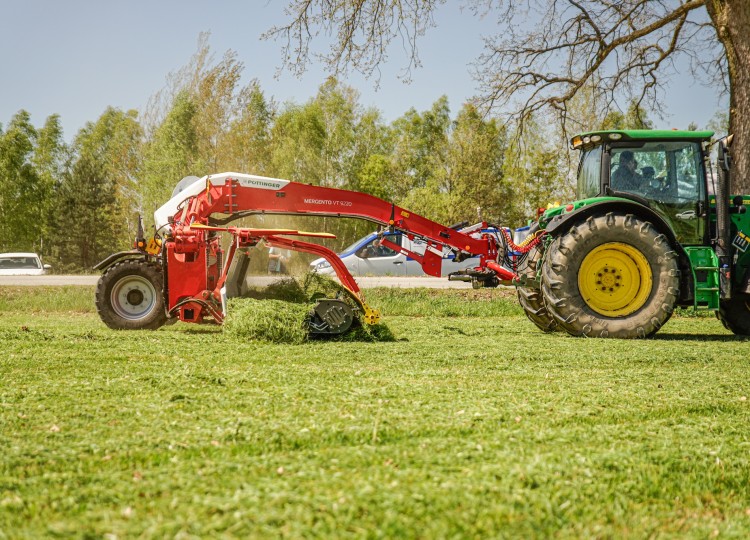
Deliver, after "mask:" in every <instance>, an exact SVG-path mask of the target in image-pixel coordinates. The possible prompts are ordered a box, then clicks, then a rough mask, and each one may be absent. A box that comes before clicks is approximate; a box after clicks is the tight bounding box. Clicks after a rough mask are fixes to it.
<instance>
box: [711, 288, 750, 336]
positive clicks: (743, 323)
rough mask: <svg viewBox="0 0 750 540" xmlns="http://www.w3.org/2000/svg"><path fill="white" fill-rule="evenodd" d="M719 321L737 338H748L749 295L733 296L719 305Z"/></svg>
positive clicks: (749, 333) (749, 322)
mask: <svg viewBox="0 0 750 540" xmlns="http://www.w3.org/2000/svg"><path fill="white" fill-rule="evenodd" d="M719 320H720V321H721V322H722V323H723V324H724V327H725V328H726V329H727V330H729V331H730V332H732V333H733V334H736V335H738V336H750V294H740V295H736V296H733V297H732V298H730V299H729V300H722V301H721V302H720V303H719Z"/></svg>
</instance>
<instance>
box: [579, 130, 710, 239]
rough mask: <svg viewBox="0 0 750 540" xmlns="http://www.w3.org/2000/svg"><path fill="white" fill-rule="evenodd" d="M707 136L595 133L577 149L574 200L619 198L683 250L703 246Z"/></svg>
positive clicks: (581, 138)
mask: <svg viewBox="0 0 750 540" xmlns="http://www.w3.org/2000/svg"><path fill="white" fill-rule="evenodd" d="M712 136H713V132H711V131H655V130H627V131H597V132H591V133H585V134H582V135H577V136H576V137H574V138H573V139H572V141H571V144H572V146H573V148H575V149H580V150H581V151H582V153H581V161H580V164H579V167H578V199H583V200H586V199H591V198H598V197H621V198H625V199H631V200H634V201H635V202H638V203H640V204H643V205H645V206H648V207H650V208H651V209H652V210H653V211H655V212H656V213H657V214H659V215H660V216H661V217H662V218H663V219H664V220H665V221H666V222H667V223H668V224H669V226H670V228H671V229H672V230H673V231H674V233H675V236H676V239H677V240H678V242H679V243H680V244H682V245H705V244H706V243H707V236H706V235H707V219H706V215H707V211H706V210H707V208H708V204H707V200H708V196H707V182H706V178H707V175H706V163H707V162H708V155H707V146H708V143H709V141H710V139H711V137H712Z"/></svg>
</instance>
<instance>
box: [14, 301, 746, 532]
mask: <svg viewBox="0 0 750 540" xmlns="http://www.w3.org/2000/svg"><path fill="white" fill-rule="evenodd" d="M24 291H28V292H27V293H25V294H23V293H21V294H17V293H16V292H15V289H13V290H10V289H0V311H2V317H0V334H1V339H2V343H3V347H4V353H3V355H2V357H0V537H3V535H4V536H7V537H10V538H15V537H43V536H45V537H49V536H71V537H102V536H104V535H115V536H117V537H121V538H122V537H137V536H143V537H146V538H149V537H165V536H168V537H173V536H183V537H184V536H191V535H192V536H197V537H212V536H223V537H228V538H231V537H238V538H246V537H268V536H291V537H325V538H330V537H341V536H354V537H389V538H390V537H428V538H433V537H435V538H445V537H504V536H507V537H523V538H533V537H545V538H546V537H562V538H580V537H635V538H643V537H660V538H662V537H664V538H670V537H671V538H685V537H692V538H706V537H712V536H718V537H730V538H732V537H734V538H743V537H747V536H748V534H750V486H749V485H748V481H747V479H748V478H750V453H749V452H748V450H749V449H750V408H749V407H750V403H748V397H750V386H749V385H748V382H747V373H748V368H750V362H749V361H748V355H747V350H748V346H749V345H750V343H749V342H748V341H747V340H743V339H739V338H736V337H734V336H732V335H730V334H728V333H727V332H726V331H725V330H724V329H723V328H722V327H721V325H720V324H719V323H718V322H717V321H715V320H712V319H709V318H687V317H680V316H676V317H673V319H672V320H671V321H670V323H669V325H667V327H666V328H665V329H664V330H663V331H662V332H660V333H659V334H657V335H656V337H655V338H654V339H650V340H644V341H615V340H585V339H574V338H570V337H568V336H565V335H562V334H551V335H547V334H542V333H541V332H538V331H537V330H536V329H535V328H534V327H533V326H532V325H531V324H530V323H528V322H527V321H526V320H525V318H524V317H523V315H522V314H521V313H520V311H519V310H518V308H516V307H515V306H514V304H513V301H512V299H508V298H506V297H505V296H504V293H502V292H492V293H487V292H486V291H484V292H482V291H460V292H456V291H451V292H434V291H398V290H377V291H368V292H367V293H368V299H369V300H370V301H371V302H373V304H374V305H376V306H377V307H379V308H381V309H383V311H384V312H385V313H390V315H388V316H387V318H388V322H389V325H390V327H391V328H392V330H393V332H394V334H395V337H396V341H394V342H390V343H347V342H336V343H329V342H319V341H315V342H308V343H305V344H301V345H292V346H290V345H275V344H270V343H261V342H247V341H242V340H237V339H234V338H231V337H229V336H227V335H225V334H224V333H222V332H221V330H220V329H217V328H214V327H196V326H189V325H181V324H177V325H173V326H168V327H165V328H163V329H161V330H159V331H156V332H115V331H111V330H108V329H107V328H106V327H104V326H103V325H102V324H101V323H100V322H99V321H98V319H97V317H96V315H95V313H93V310H92V308H91V307H88V308H84V304H86V303H87V302H91V296H90V295H91V294H93V290H91V289H90V288H68V289H47V290H46V291H32V290H30V289H24ZM463 295H469V297H468V298H464V297H463ZM492 295H497V296H492ZM79 296H81V297H82V298H83V297H86V298H87V300H86V302H84V301H83V300H82V299H81V298H78V297H79ZM415 304H419V305H420V308H419V309H418V310H415V311H412V309H413V307H412V306H413V305H415ZM29 310H31V311H29ZM399 310H400V311H399ZM461 310H465V311H461ZM405 313H406V315H405ZM456 313H458V314H456ZM477 314H479V315H477Z"/></svg>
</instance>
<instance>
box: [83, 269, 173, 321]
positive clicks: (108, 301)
mask: <svg viewBox="0 0 750 540" xmlns="http://www.w3.org/2000/svg"><path fill="white" fill-rule="evenodd" d="M162 286H163V279H162V273H161V269H160V268H159V267H158V266H156V265H155V264H151V263H147V262H145V261H134V260H128V261H122V262H119V263H117V264H115V265H112V266H110V267H109V268H108V269H107V271H106V272H104V274H103V275H102V277H100V278H99V282H98V283H97V285H96V311H97V312H98V313H99V317H100V318H101V320H102V321H103V322H104V324H106V325H107V326H109V327H110V328H112V329H114V330H156V329H157V328H159V327H161V326H163V325H164V323H165V322H166V321H167V314H166V313H165V311H164V297H163V295H162Z"/></svg>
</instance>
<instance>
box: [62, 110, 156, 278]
mask: <svg viewBox="0 0 750 540" xmlns="http://www.w3.org/2000/svg"><path fill="white" fill-rule="evenodd" d="M136 117H137V114H136V112H135V111H127V112H123V111H120V110H118V109H114V108H111V107H110V108H108V109H107V110H106V111H104V113H103V114H102V116H101V117H99V119H98V120H97V121H96V122H95V123H92V122H89V123H87V124H86V126H84V127H83V129H81V131H80V132H79V133H78V135H77V136H76V138H75V141H74V143H73V153H74V160H73V164H72V167H71V170H70V172H69V174H66V175H65V177H64V180H63V182H62V184H61V185H60V187H59V189H58V196H57V205H56V212H55V218H56V223H55V225H56V227H55V230H56V235H55V236H56V237H55V245H56V247H57V249H59V254H58V256H59V259H60V261H61V263H62V266H63V268H69V269H79V270H80V269H90V268H91V267H92V266H93V265H94V264H96V263H97V262H99V261H100V260H102V259H103V258H104V257H106V256H107V255H109V254H111V253H112V252H113V251H120V250H122V248H123V246H127V245H128V244H129V243H130V242H132V239H133V237H134V234H135V227H134V225H135V223H134V221H135V220H134V218H135V215H134V211H135V209H136V208H137V206H139V204H138V201H137V197H136V196H135V193H136V190H135V186H134V184H133V183H134V179H135V178H138V177H139V169H140V145H141V140H142V136H143V131H142V129H141V126H140V124H139V123H138V121H137V118H136Z"/></svg>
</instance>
